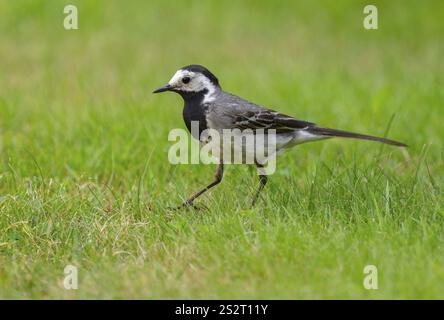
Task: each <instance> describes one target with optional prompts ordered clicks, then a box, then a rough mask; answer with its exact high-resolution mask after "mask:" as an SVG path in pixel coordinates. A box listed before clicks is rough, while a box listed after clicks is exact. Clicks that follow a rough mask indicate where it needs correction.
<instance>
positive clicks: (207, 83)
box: [168, 69, 217, 103]
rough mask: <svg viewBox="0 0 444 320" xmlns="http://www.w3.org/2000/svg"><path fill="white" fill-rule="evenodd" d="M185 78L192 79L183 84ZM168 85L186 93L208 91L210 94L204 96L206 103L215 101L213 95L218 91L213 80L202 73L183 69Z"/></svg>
mask: <svg viewBox="0 0 444 320" xmlns="http://www.w3.org/2000/svg"><path fill="white" fill-rule="evenodd" d="M185 77H188V78H190V81H189V82H188V83H184V82H183V79H184V78H185ZM168 84H169V85H170V86H172V87H174V88H175V89H177V90H180V91H186V92H199V91H202V90H205V89H206V90H207V91H208V92H207V93H206V94H205V96H204V100H203V102H204V103H205V102H210V101H213V100H214V97H213V95H214V93H215V92H216V89H217V88H216V86H215V85H214V84H213V83H212V82H211V80H210V79H208V78H207V77H206V76H205V75H203V74H202V73H198V72H193V71H189V70H182V69H180V70H178V71H177V72H176V73H175V74H174V75H173V77H172V78H171V80H170V81H169V82H168Z"/></svg>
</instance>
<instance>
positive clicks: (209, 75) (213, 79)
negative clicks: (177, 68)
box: [181, 64, 219, 86]
mask: <svg viewBox="0 0 444 320" xmlns="http://www.w3.org/2000/svg"><path fill="white" fill-rule="evenodd" d="M181 69H182V70H188V71H192V72H199V73H202V74H203V75H204V76H205V77H207V78H208V79H210V80H211V82H212V83H213V84H214V85H216V86H219V80H218V79H217V78H216V76H215V75H214V74H212V73H211V71H210V70H208V69H207V68H205V67H204V66H201V65H199V64H190V65H189V66H186V67H183V68H181Z"/></svg>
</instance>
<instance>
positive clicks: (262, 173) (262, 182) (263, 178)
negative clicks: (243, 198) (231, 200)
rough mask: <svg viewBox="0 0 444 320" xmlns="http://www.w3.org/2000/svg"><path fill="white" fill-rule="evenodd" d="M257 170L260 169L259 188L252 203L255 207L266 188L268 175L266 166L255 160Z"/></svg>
mask: <svg viewBox="0 0 444 320" xmlns="http://www.w3.org/2000/svg"><path fill="white" fill-rule="evenodd" d="M255 164H256V167H257V170H258V171H259V179H260V182H259V189H258V190H257V191H256V194H255V195H254V197H253V202H252V203H251V206H252V207H254V205H255V204H256V201H257V199H258V197H259V194H260V193H261V191H262V189H264V187H265V185H266V184H267V180H268V178H267V175H266V174H265V170H264V166H263V165H262V164H260V163H257V162H255Z"/></svg>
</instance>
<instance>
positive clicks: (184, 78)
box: [182, 77, 191, 84]
mask: <svg viewBox="0 0 444 320" xmlns="http://www.w3.org/2000/svg"><path fill="white" fill-rule="evenodd" d="M190 80H191V79H190V77H183V78H182V82H183V83H185V84H186V83H188V82H190Z"/></svg>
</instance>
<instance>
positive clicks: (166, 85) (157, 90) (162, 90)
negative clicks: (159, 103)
mask: <svg viewBox="0 0 444 320" xmlns="http://www.w3.org/2000/svg"><path fill="white" fill-rule="evenodd" d="M171 88H172V86H171V85H170V84H169V83H167V84H165V85H163V86H161V87H160V88H157V89H156V90H154V91H153V93H159V92H164V91H169V90H171Z"/></svg>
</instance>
